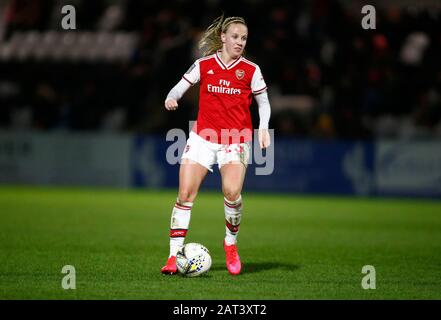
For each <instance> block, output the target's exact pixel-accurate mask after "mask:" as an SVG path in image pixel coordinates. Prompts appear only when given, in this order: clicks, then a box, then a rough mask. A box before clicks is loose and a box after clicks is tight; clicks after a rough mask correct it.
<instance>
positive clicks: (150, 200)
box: [0, 186, 441, 300]
mask: <svg viewBox="0 0 441 320" xmlns="http://www.w3.org/2000/svg"><path fill="white" fill-rule="evenodd" d="M243 197H244V213H243V219H242V224H241V229H240V233H239V253H240V254H241V259H242V262H243V273H242V274H241V275H239V276H236V277H233V276H230V275H229V274H228V272H227V270H226V268H225V257H224V252H223V250H222V240H223V237H224V232H225V225H224V213H223V198H222V195H221V193H220V192H201V193H200V194H199V196H198V198H197V201H196V202H195V205H194V208H193V211H192V220H191V224H190V230H189V233H188V236H187V242H201V243H202V244H204V245H206V246H207V247H208V248H209V249H210V251H211V255H212V258H213V265H212V268H211V270H210V271H209V273H208V274H206V275H204V276H201V277H197V278H184V277H182V276H176V275H175V276H164V275H162V274H160V272H159V270H160V268H161V267H162V265H163V263H164V262H165V260H166V257H167V255H168V232H169V222H170V212H171V209H172V206H173V204H174V200H175V198H176V191H175V190H172V191H148V190H109V189H81V188H37V187H10V186H3V187H0V299H149V300H160V299H179V300H189V299H226V300H232V299H282V300H287V299H441V202H440V201H429V200H404V199H403V200H399V199H365V198H347V197H322V196H298V195H274V194H261V193H250V192H246V191H245V192H244V193H243ZM64 265H73V266H74V267H75V270H76V289H75V290H64V289H63V288H62V286H61V283H62V279H63V277H64V276H65V274H63V273H61V270H62V267H63V266H64ZM364 265H372V266H374V267H375V271H376V289H370V290H364V289H363V288H362V286H361V282H362V279H363V277H364V276H365V274H363V273H362V272H361V271H362V267H363V266H364Z"/></svg>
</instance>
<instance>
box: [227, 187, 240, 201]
mask: <svg viewBox="0 0 441 320" xmlns="http://www.w3.org/2000/svg"><path fill="white" fill-rule="evenodd" d="M224 196H225V198H226V199H227V200H228V201H231V202H233V201H236V200H237V199H239V197H240V189H236V188H224Z"/></svg>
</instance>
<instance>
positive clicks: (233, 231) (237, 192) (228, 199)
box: [220, 161, 246, 275]
mask: <svg viewBox="0 0 441 320" xmlns="http://www.w3.org/2000/svg"><path fill="white" fill-rule="evenodd" d="M220 172H221V176H222V192H223V194H224V210H225V224H226V226H225V232H226V234H225V240H224V250H225V256H226V265H227V269H228V272H230V273H231V274H232V275H237V274H239V273H240V271H241V268H242V264H241V262H240V257H239V254H238V252H237V235H238V233H239V225H240V221H241V217H242V197H241V192H242V187H243V182H244V179H245V172H246V167H245V166H244V165H243V164H242V163H241V162H240V161H237V162H236V161H232V162H230V163H228V164H225V165H223V166H222V168H221V170H220Z"/></svg>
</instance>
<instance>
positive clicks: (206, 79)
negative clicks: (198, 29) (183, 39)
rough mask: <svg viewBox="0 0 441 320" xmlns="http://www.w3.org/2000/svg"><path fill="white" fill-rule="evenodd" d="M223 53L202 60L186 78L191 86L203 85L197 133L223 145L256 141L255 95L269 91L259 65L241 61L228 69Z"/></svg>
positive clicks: (235, 61)
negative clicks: (252, 111) (251, 108)
mask: <svg viewBox="0 0 441 320" xmlns="http://www.w3.org/2000/svg"><path fill="white" fill-rule="evenodd" d="M219 52H220V51H218V52H217V53H215V54H212V55H210V56H207V57H204V58H201V59H198V60H196V61H195V63H194V64H193V65H192V66H191V67H190V69H189V70H188V71H187V72H186V73H185V74H184V76H183V78H184V79H185V80H187V81H188V82H189V83H190V84H191V85H194V84H196V83H197V82H200V92H199V112H198V117H197V121H196V124H195V126H194V127H193V129H192V130H193V131H194V132H196V133H197V134H198V135H200V136H201V137H202V138H204V139H206V140H208V141H210V142H214V143H219V144H231V143H239V142H247V141H251V139H252V136H253V135H252V132H253V126H252V123H251V114H250V105H251V102H252V98H253V94H259V93H262V92H264V91H265V90H266V84H265V81H264V79H263V76H262V73H261V71H260V68H259V66H258V65H256V64H254V63H252V62H251V61H249V60H247V59H245V58H243V57H240V58H238V59H236V60H234V61H233V62H232V63H231V64H229V65H228V66H226V65H225V64H224V63H223V62H222V60H221V59H220V57H219Z"/></svg>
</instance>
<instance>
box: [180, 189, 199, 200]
mask: <svg viewBox="0 0 441 320" xmlns="http://www.w3.org/2000/svg"><path fill="white" fill-rule="evenodd" d="M196 194H197V192H194V191H192V190H189V189H183V190H179V195H178V196H179V200H180V201H181V202H193V201H194V199H195V198H196Z"/></svg>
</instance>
